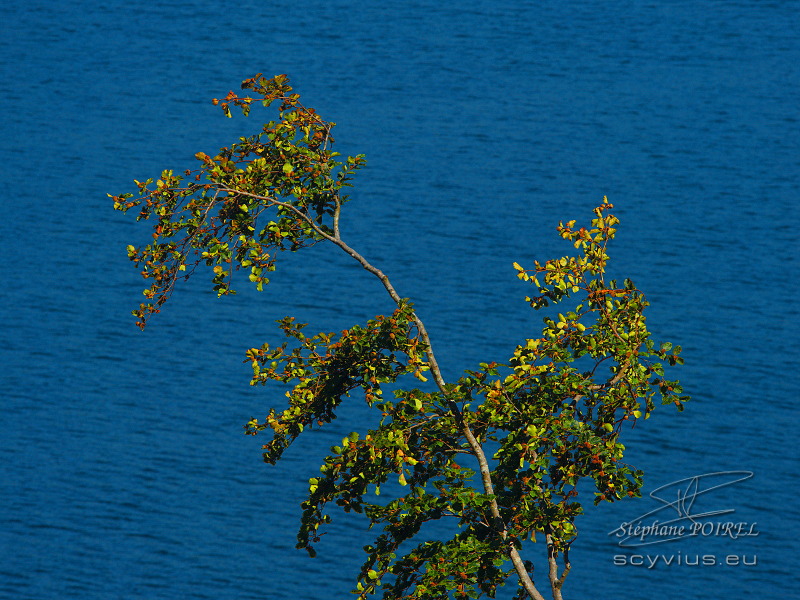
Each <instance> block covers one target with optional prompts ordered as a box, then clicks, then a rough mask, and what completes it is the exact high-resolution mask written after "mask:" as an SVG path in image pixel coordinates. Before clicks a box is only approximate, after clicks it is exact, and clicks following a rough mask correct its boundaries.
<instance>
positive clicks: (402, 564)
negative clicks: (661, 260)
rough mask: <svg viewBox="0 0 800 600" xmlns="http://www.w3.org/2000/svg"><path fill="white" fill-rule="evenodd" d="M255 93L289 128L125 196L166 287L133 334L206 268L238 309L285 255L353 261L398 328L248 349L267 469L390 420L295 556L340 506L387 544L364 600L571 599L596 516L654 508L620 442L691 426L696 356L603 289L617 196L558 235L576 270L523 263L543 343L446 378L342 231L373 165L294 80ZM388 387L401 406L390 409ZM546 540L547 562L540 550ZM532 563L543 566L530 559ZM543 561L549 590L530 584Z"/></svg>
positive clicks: (608, 286)
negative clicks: (651, 429)
mask: <svg viewBox="0 0 800 600" xmlns="http://www.w3.org/2000/svg"><path fill="white" fill-rule="evenodd" d="M242 88H243V89H247V90H249V91H250V92H252V93H253V94H254V96H239V95H237V94H235V93H234V92H230V93H229V94H228V95H227V97H226V98H224V99H223V100H216V99H215V100H214V101H213V102H214V104H217V105H219V106H220V107H221V108H222V110H223V111H224V112H225V113H226V115H227V116H231V109H232V108H239V109H241V111H242V112H243V113H244V114H245V115H247V114H248V113H249V111H250V108H251V107H252V106H253V105H254V104H258V103H261V104H262V105H264V106H270V105H271V104H273V103H277V104H278V117H277V119H276V120H273V121H270V122H268V123H266V124H265V125H264V126H263V128H262V129H261V131H260V132H259V133H257V134H255V135H253V136H252V137H249V138H244V137H243V138H240V139H239V141H238V142H236V143H234V144H232V145H231V146H229V147H224V148H222V149H220V151H219V152H218V153H217V154H216V155H215V156H209V155H207V154H205V153H203V152H198V153H197V154H196V155H195V157H196V159H197V161H198V163H199V164H198V165H197V167H196V168H195V169H194V170H187V171H186V172H185V173H184V174H183V175H176V174H174V173H173V172H172V171H164V172H163V173H162V174H161V177H160V178H158V179H157V180H155V181H154V180H153V179H148V180H146V181H143V182H138V181H137V182H136V185H137V191H136V193H135V194H131V193H128V194H122V195H120V196H112V198H113V201H114V207H115V208H116V209H118V210H121V211H123V212H124V211H128V210H131V209H135V210H136V211H138V212H137V219H139V220H142V219H151V220H152V221H154V225H153V232H152V241H151V242H150V243H149V244H147V245H145V246H143V247H134V246H128V255H129V257H130V259H131V260H132V261H133V262H134V263H135V264H136V265H137V266H138V267H139V269H140V270H141V273H142V275H143V276H144V278H145V279H147V280H148V281H149V282H150V285H149V287H148V288H147V289H146V290H145V291H144V295H145V297H146V300H147V301H146V302H144V303H142V304H141V305H140V306H139V308H138V309H136V310H134V311H133V314H134V315H135V316H136V317H137V324H138V325H139V326H140V327H141V328H144V327H145V324H146V322H147V320H148V318H149V317H150V316H152V315H153V314H155V313H157V312H159V311H160V310H161V307H162V305H163V304H164V302H165V301H166V300H167V299H168V298H169V297H170V295H171V294H172V292H173V290H174V287H175V284H176V283H177V282H178V281H180V280H182V279H186V278H188V277H189V276H190V275H192V274H193V273H194V272H195V271H196V270H197V268H198V267H200V266H203V265H205V266H207V267H210V270H211V283H212V285H213V289H214V290H216V292H217V293H218V294H219V295H226V294H232V293H235V292H234V290H233V288H232V287H231V282H232V277H233V274H234V272H236V271H237V270H240V269H244V270H246V272H248V273H249V275H248V277H249V280H250V281H251V282H252V283H253V284H255V286H256V287H257V288H258V289H259V290H261V289H262V288H263V286H264V285H265V284H267V283H268V282H269V279H268V274H269V272H271V271H273V270H274V269H275V268H276V264H277V257H278V256H279V254H280V252H281V251H285V250H290V251H297V250H300V249H302V248H304V247H306V246H309V245H312V244H316V243H319V242H326V243H329V244H332V245H333V246H338V247H339V248H340V249H341V250H343V251H344V252H346V253H347V254H348V255H350V256H351V257H352V258H353V259H354V260H356V261H357V262H359V263H360V264H361V266H362V267H363V268H364V269H366V270H367V271H368V272H370V273H371V274H373V275H375V276H376V277H377V278H378V279H379V280H380V282H381V283H382V284H383V286H384V288H385V289H386V291H387V292H388V293H389V296H390V297H391V299H392V301H393V302H394V305H395V309H394V311H393V312H392V313H391V314H390V315H388V316H384V315H379V316H376V317H375V318H374V319H372V320H370V321H369V322H367V323H366V324H365V325H354V326H353V327H351V328H350V329H348V330H345V331H342V332H341V333H339V334H338V335H336V334H332V333H317V334H316V335H311V336H308V335H306V334H305V333H304V332H303V330H304V328H305V327H306V325H304V324H298V323H295V321H294V319H293V318H292V317H286V318H284V319H281V320H280V321H278V323H279V326H280V328H281V329H282V331H283V333H284V335H285V337H286V341H284V342H283V343H282V344H280V345H277V346H271V345H269V344H264V345H263V346H262V347H260V348H252V349H250V350H248V351H247V359H248V360H249V361H250V362H251V364H252V367H253V379H252V381H251V384H252V385H257V384H269V383H271V382H273V381H277V382H280V383H282V384H288V385H289V386H290V391H289V392H287V397H288V404H287V405H286V407H285V408H283V409H282V410H276V409H274V408H273V409H270V411H269V413H268V414H267V416H266V417H265V418H264V419H261V420H259V419H253V420H251V421H250V422H249V423H247V425H246V427H245V428H246V432H247V433H248V434H251V435H257V434H258V435H266V436H268V441H267V442H266V443H265V444H264V446H263V449H264V460H265V461H266V462H268V463H273V464H274V463H275V462H277V461H278V460H279V459H280V458H281V456H282V454H283V452H284V451H285V450H286V449H287V448H288V447H289V445H291V443H292V442H293V441H294V440H295V439H296V438H297V437H298V436H299V435H301V434H302V433H303V432H305V431H307V430H309V429H313V428H316V427H321V426H324V425H325V424H326V423H329V422H330V421H331V420H333V419H334V418H335V417H336V411H337V409H338V407H339V406H340V404H341V403H342V402H344V401H345V400H346V399H348V398H350V397H351V396H354V395H356V394H357V395H363V399H364V401H365V402H366V404H367V405H368V406H370V407H371V408H372V409H374V410H375V411H376V421H375V426H374V428H372V429H369V430H366V431H362V432H353V433H351V434H350V435H349V436H347V437H345V438H344V439H342V442H341V445H338V446H334V447H332V448H331V450H330V454H329V455H328V456H326V457H325V458H324V459H323V461H322V465H321V467H320V473H319V475H316V476H314V477H312V478H311V479H309V490H308V498H307V499H306V500H305V502H303V504H302V516H301V519H300V530H299V533H298V547H299V548H305V549H306V550H307V551H308V552H309V553H310V554H311V555H314V554H315V550H314V544H315V543H316V542H317V541H318V540H319V536H320V534H321V532H322V530H323V529H324V527H325V526H326V524H328V523H329V522H330V521H331V518H332V514H333V512H334V511H333V509H334V507H339V508H341V509H343V510H344V511H347V512H350V511H355V512H357V513H363V514H364V516H365V518H366V520H367V521H368V522H369V525H370V527H376V528H378V529H379V530H380V533H379V534H378V535H377V537H376V539H375V541H374V542H373V543H372V544H370V545H368V546H366V547H365V548H364V550H365V552H366V560H365V562H364V564H363V567H362V569H361V571H360V573H359V574H358V578H357V582H356V588H355V590H354V591H355V592H356V593H357V594H358V597H360V598H367V597H370V596H373V595H379V596H380V597H382V598H387V599H388V598H417V599H431V600H433V599H437V600H438V599H441V598H446V597H453V598H479V597H482V596H487V597H494V596H495V593H496V591H497V589H498V588H499V587H500V586H502V585H504V584H505V583H506V582H507V581H508V580H509V579H511V580H512V581H513V582H515V583H516V585H517V587H518V593H517V597H518V598H534V599H542V598H543V597H544V596H543V593H542V591H541V590H543V589H547V588H549V592H548V593H549V594H551V595H552V597H553V598H556V599H560V598H561V597H562V586H563V584H564V581H565V578H566V577H567V575H568V573H569V570H570V561H569V548H570V544H571V543H572V542H573V541H574V540H575V537H576V535H577V529H576V526H575V519H576V517H577V516H578V515H579V514H581V512H582V510H583V504H582V501H583V502H585V501H586V500H587V497H588V498H589V499H592V500H593V502H594V504H598V503H599V502H602V501H609V502H612V501H615V500H618V499H620V498H626V497H629V496H639V495H640V489H641V486H642V473H641V471H639V470H637V469H635V468H633V467H632V466H630V465H628V464H626V463H625V462H623V455H624V451H625V446H624V445H623V444H622V442H621V436H622V432H623V426H624V425H626V424H634V423H636V422H637V421H638V420H639V419H641V418H645V419H646V418H647V417H648V416H649V415H650V412H651V411H652V410H653V409H654V408H655V404H656V400H660V401H661V402H662V403H664V404H674V405H676V406H677V408H678V409H679V410H682V409H683V403H684V402H685V401H686V400H687V399H688V398H687V397H686V396H683V395H682V390H681V387H680V385H679V384H678V382H676V381H671V380H668V379H666V378H665V377H664V366H663V365H664V364H665V363H666V364H668V365H675V364H680V363H682V362H683V361H682V359H681V357H680V356H679V353H680V347H679V346H674V347H673V346H672V345H671V344H669V343H664V344H660V345H657V344H655V343H654V342H653V341H652V340H651V339H650V333H649V332H648V330H647V327H646V324H645V316H644V314H643V311H644V309H645V307H647V305H648V303H647V301H646V300H645V297H644V295H643V294H642V292H641V291H639V290H638V289H637V288H636V286H635V285H634V284H633V282H631V281H630V280H628V279H625V280H624V281H621V282H618V281H616V280H610V279H607V277H606V268H607V264H608V260H609V255H608V244H609V242H610V241H611V240H612V239H613V238H614V235H615V232H616V226H617V225H618V223H619V221H618V219H617V218H616V217H615V216H614V215H613V214H612V213H611V210H612V209H613V205H612V204H610V203H609V202H608V200H607V199H605V198H604V199H603V202H602V203H601V204H600V205H599V206H597V207H596V208H595V209H594V211H593V218H592V219H591V222H590V223H588V224H586V225H585V226H577V225H576V222H575V221H569V222H567V223H561V224H560V225H559V226H558V229H557V231H558V233H559V235H560V236H561V237H562V238H564V240H566V241H567V242H569V243H570V244H571V246H572V247H573V249H574V251H575V252H574V255H569V256H564V257H561V258H558V259H555V260H547V261H546V262H544V263H539V262H534V264H533V266H532V267H529V268H525V267H522V266H520V265H519V264H517V263H514V265H513V266H514V269H516V272H517V277H518V278H519V279H521V280H523V281H524V282H527V283H528V284H529V285H530V290H531V291H530V295H529V297H528V298H527V301H528V302H529V303H530V305H531V307H532V308H533V309H535V310H540V309H543V308H546V307H550V308H549V309H548V310H547V311H545V313H546V314H547V315H549V316H546V317H544V319H543V328H542V330H541V331H540V332H539V331H536V332H532V333H531V337H530V338H528V339H525V340H522V341H521V342H520V344H519V345H518V346H517V347H516V348H514V349H513V351H512V352H511V355H510V357H509V359H508V361H507V362H506V363H504V364H499V363H494V362H491V363H481V364H480V365H478V366H477V367H476V368H475V369H474V370H467V371H465V374H464V375H463V376H461V377H460V378H458V379H454V380H449V381H448V380H446V379H445V378H444V376H443V374H442V373H441V370H440V369H439V366H438V363H437V361H436V357H435V354H434V352H433V346H432V344H431V340H430V337H429V336H428V333H427V331H426V329H425V326H424V323H423V322H422V320H421V319H420V317H419V315H418V314H417V313H416V311H415V310H414V306H413V304H412V303H411V301H410V300H409V299H407V298H403V297H401V296H400V295H399V294H398V292H397V291H396V290H395V288H394V287H393V285H392V283H391V281H390V280H389V278H388V277H387V276H386V275H385V274H384V273H383V272H382V271H381V270H380V269H378V268H377V267H375V266H373V265H372V264H370V263H369V262H368V261H367V260H366V259H365V258H364V257H363V256H362V255H361V254H359V253H358V252H357V251H356V250H354V249H353V248H351V247H350V246H349V245H348V244H347V243H346V242H345V241H344V239H343V238H342V236H341V234H340V229H339V221H340V218H341V214H342V210H343V207H344V206H345V204H346V203H347V202H348V201H349V197H348V196H347V195H346V194H345V193H343V192H344V191H345V188H347V187H349V186H351V185H352V184H351V180H352V177H353V174H354V173H355V172H356V171H357V170H358V169H359V168H361V167H362V166H363V165H364V164H365V160H364V157H363V156H362V155H358V156H354V157H347V158H342V157H340V156H339V154H338V153H336V152H334V151H333V150H332V147H333V143H334V139H333V137H332V134H331V131H332V129H333V127H334V123H331V122H329V121H325V120H324V119H322V118H321V117H320V116H319V115H318V114H317V112H316V111H315V110H314V109H313V108H307V107H305V106H304V105H303V104H302V103H301V102H300V96H299V95H298V94H296V93H294V92H293V90H292V88H291V87H290V85H289V81H288V79H287V77H286V76H284V75H280V76H277V77H274V78H271V79H267V78H265V77H263V76H261V74H258V75H256V76H255V77H253V78H251V79H247V80H245V81H244V82H243V83H242ZM552 307H556V308H555V309H554V308H552ZM557 311H560V312H557ZM556 312H557V315H556ZM425 374H429V375H430V376H432V378H433V383H434V384H435V387H434V388H430V386H427V387H428V388H429V389H426V390H423V389H420V388H419V387H415V385H412V386H408V385H406V386H405V387H404V388H400V389H396V388H398V387H399V384H396V383H395V382H399V381H400V380H403V381H406V382H407V383H408V377H415V378H417V379H418V380H420V381H426V376H425ZM412 381H413V380H412ZM386 387H391V388H392V389H395V390H396V391H393V392H392V393H391V394H384V388H386ZM422 387H426V386H422ZM348 401H352V400H348ZM397 484H399V485H397ZM579 486H580V495H579V493H578V488H579ZM382 490H389V492H390V494H389V497H387V496H386V495H385V494H384V495H381V491H382ZM439 520H450V522H451V523H453V524H454V526H455V527H454V531H455V534H454V535H453V536H452V537H451V538H450V539H445V540H442V539H437V538H432V537H431V536H429V535H426V529H425V525H426V524H427V523H429V522H431V521H439ZM537 536H539V538H540V539H543V540H544V545H542V544H539V545H528V544H525V542H526V540H531V539H534V540H535V539H536V538H537ZM544 549H546V550H544ZM523 550H525V551H526V552H527V551H531V552H534V553H539V552H541V551H544V553H543V555H542V556H539V557H538V558H537V559H536V560H533V561H530V560H524V559H523V558H522V555H521V553H522V551H523ZM537 560H538V561H542V563H541V564H543V565H545V569H544V571H543V573H542V571H538V570H537V571H534V563H536V561H537ZM540 573H542V574H540Z"/></svg>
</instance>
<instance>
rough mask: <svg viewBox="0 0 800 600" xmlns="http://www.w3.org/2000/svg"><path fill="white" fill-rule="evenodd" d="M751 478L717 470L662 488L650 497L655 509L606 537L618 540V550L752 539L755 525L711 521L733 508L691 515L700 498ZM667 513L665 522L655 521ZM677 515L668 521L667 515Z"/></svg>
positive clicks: (745, 473)
mask: <svg viewBox="0 0 800 600" xmlns="http://www.w3.org/2000/svg"><path fill="white" fill-rule="evenodd" d="M752 477H753V472H752V471H718V472H716V473H704V474H702V475H695V476H693V477H686V478H685V479H679V480H678V481H673V482H671V483H667V484H666V485H662V486H660V487H658V488H656V489H654V490H653V491H652V492H650V497H651V498H653V499H654V500H656V501H657V502H659V503H660V504H661V505H660V506H659V507H658V508H655V509H653V510H651V511H650V512H647V513H645V514H643V515H642V516H640V517H638V518H636V519H634V520H632V521H628V522H625V523H622V524H620V526H619V527H617V528H616V529H614V530H613V531H610V532H609V534H608V535H613V536H615V537H617V538H619V541H618V542H617V543H618V545H619V546H621V547H627V548H635V547H638V546H648V545H651V544H661V543H664V542H669V541H672V540H678V539H684V538H687V537H695V536H705V537H709V536H720V537H729V538H731V539H737V538H739V537H747V536H756V535H758V532H757V531H756V530H755V527H756V523H747V522H744V521H738V522H737V521H733V520H718V519H717V520H711V519H713V518H715V517H717V518H718V517H722V516H724V515H729V514H732V513H734V512H736V509H734V508H722V509H719V510H710V511H705V512H695V502H696V500H697V499H698V498H699V497H700V496H704V495H706V494H709V493H710V492H713V491H714V490H718V489H720V488H724V487H728V486H731V485H734V484H736V483H739V482H742V481H746V480H748V479H751V478H752ZM664 511H667V520H665V521H660V520H659V519H657V518H655V516H656V515H660V516H661V518H664V516H663V513H664ZM673 513H675V514H676V515H677V516H673V518H671V519H669V518H668V517H669V515H672V514H673Z"/></svg>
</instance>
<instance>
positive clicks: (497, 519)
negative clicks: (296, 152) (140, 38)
mask: <svg viewBox="0 0 800 600" xmlns="http://www.w3.org/2000/svg"><path fill="white" fill-rule="evenodd" d="M221 189H222V190H223V191H228V192H232V193H236V194H241V195H244V196H249V197H252V198H256V199H258V200H262V201H266V202H269V203H270V204H272V205H275V206H280V207H282V208H285V209H288V210H290V211H292V212H293V213H294V214H296V215H297V216H298V217H300V218H301V219H303V220H304V221H305V222H306V223H307V224H308V225H309V226H310V227H311V228H312V229H313V230H314V231H315V232H316V233H317V234H318V235H320V236H321V237H323V238H324V239H326V240H328V241H329V242H331V243H333V244H335V245H336V246H338V247H339V248H341V249H342V250H343V251H344V252H345V253H346V254H348V255H349V256H350V257H352V258H353V259H355V260H356V261H357V262H358V263H359V264H360V265H361V266H362V267H363V268H364V269H365V270H366V271H368V272H370V273H372V274H373V275H374V276H375V277H377V278H378V279H379V280H380V282H381V283H382V284H383V287H384V288H386V291H387V292H388V293H389V296H390V297H391V298H392V300H393V301H394V303H395V304H397V305H398V306H400V304H401V303H402V298H401V297H400V295H399V294H398V293H397V290H396V289H395V288H394V286H393V285H392V282H391V281H389V277H387V276H386V274H384V273H383V271H381V270H380V269H378V268H377V267H375V266H373V265H372V264H371V263H370V262H369V261H367V259H366V258H364V257H363V256H362V255H361V254H359V253H358V252H356V251H355V250H354V249H353V248H351V247H350V246H349V245H348V244H347V243H346V242H345V241H344V240H342V238H341V237H340V236H339V231H338V229H339V227H338V225H339V223H338V221H339V219H338V217H339V211H340V202H339V200H338V198H337V203H336V212H335V213H334V235H330V234H328V233H327V232H325V231H324V230H322V229H321V228H320V227H319V225H318V224H317V223H315V222H314V221H313V220H312V219H311V218H310V217H309V216H308V215H306V214H305V213H304V212H303V211H301V210H300V209H298V208H297V207H296V206H294V205H292V204H289V203H287V202H281V201H280V200H276V199H275V198H270V197H267V196H260V195H258V194H253V193H250V192H243V191H240V190H236V189H233V188H227V187H222V188H221ZM412 318H413V319H414V324H415V325H416V326H417V330H418V331H419V335H420V337H421V338H422V341H423V342H424V343H425V345H426V346H427V351H426V354H427V355H428V365H429V366H430V370H431V374H432V375H433V379H434V381H435V382H436V387H438V388H439V391H440V392H441V393H442V395H443V396H444V398H445V401H446V402H447V406H448V408H449V409H450V412H451V413H452V414H453V417H454V418H455V419H456V422H457V423H458V425H459V427H460V428H461V432H462V433H463V434H464V437H465V438H466V440H467V443H468V444H469V446H470V449H471V450H472V455H473V456H474V457H475V459H476V460H477V461H478V468H479V470H480V474H481V482H482V484H483V490H484V492H485V493H486V494H490V495H492V496H494V485H493V483H492V475H491V468H490V467H489V462H488V460H487V459H486V453H485V452H484V451H483V447H482V446H481V444H480V442H479V441H478V440H477V439H476V438H475V435H474V434H473V433H472V429H471V428H470V426H469V424H468V423H467V422H466V421H465V420H464V415H463V413H462V412H461V409H460V408H459V406H458V404H457V403H456V402H455V400H453V399H452V397H451V396H450V393H449V392H448V390H447V385H446V383H445V381H444V377H443V376H442V371H441V369H440V368H439V363H438V361H437V360H436V356H435V354H434V352H433V345H432V344H431V339H430V336H429V335H428V330H427V329H426V328H425V324H424V323H423V322H422V319H420V318H419V316H418V315H417V313H416V311H414V312H413V313H412ZM489 509H490V512H491V515H492V519H493V521H494V524H495V527H497V529H498V531H499V532H500V535H501V537H502V538H503V540H505V541H506V542H507V546H506V548H507V552H508V556H509V558H510V560H511V563H512V564H513V565H514V569H515V570H516V572H517V576H518V577H519V579H520V582H521V583H522V586H523V587H524V588H525V591H526V592H527V594H528V596H529V597H530V598H532V599H533V600H545V599H544V597H543V596H542V595H541V593H539V591H538V590H537V589H536V586H535V585H534V583H533V580H532V579H531V576H530V574H529V573H528V570H527V569H526V568H525V563H524V562H523V560H522V557H521V556H520V554H519V550H517V547H516V545H515V544H514V541H513V540H509V539H508V528H507V527H506V524H505V523H504V522H503V518H502V516H501V515H500V507H499V506H498V504H497V500H496V499H495V498H492V500H491V502H490V504H489ZM559 600H560V596H559Z"/></svg>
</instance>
